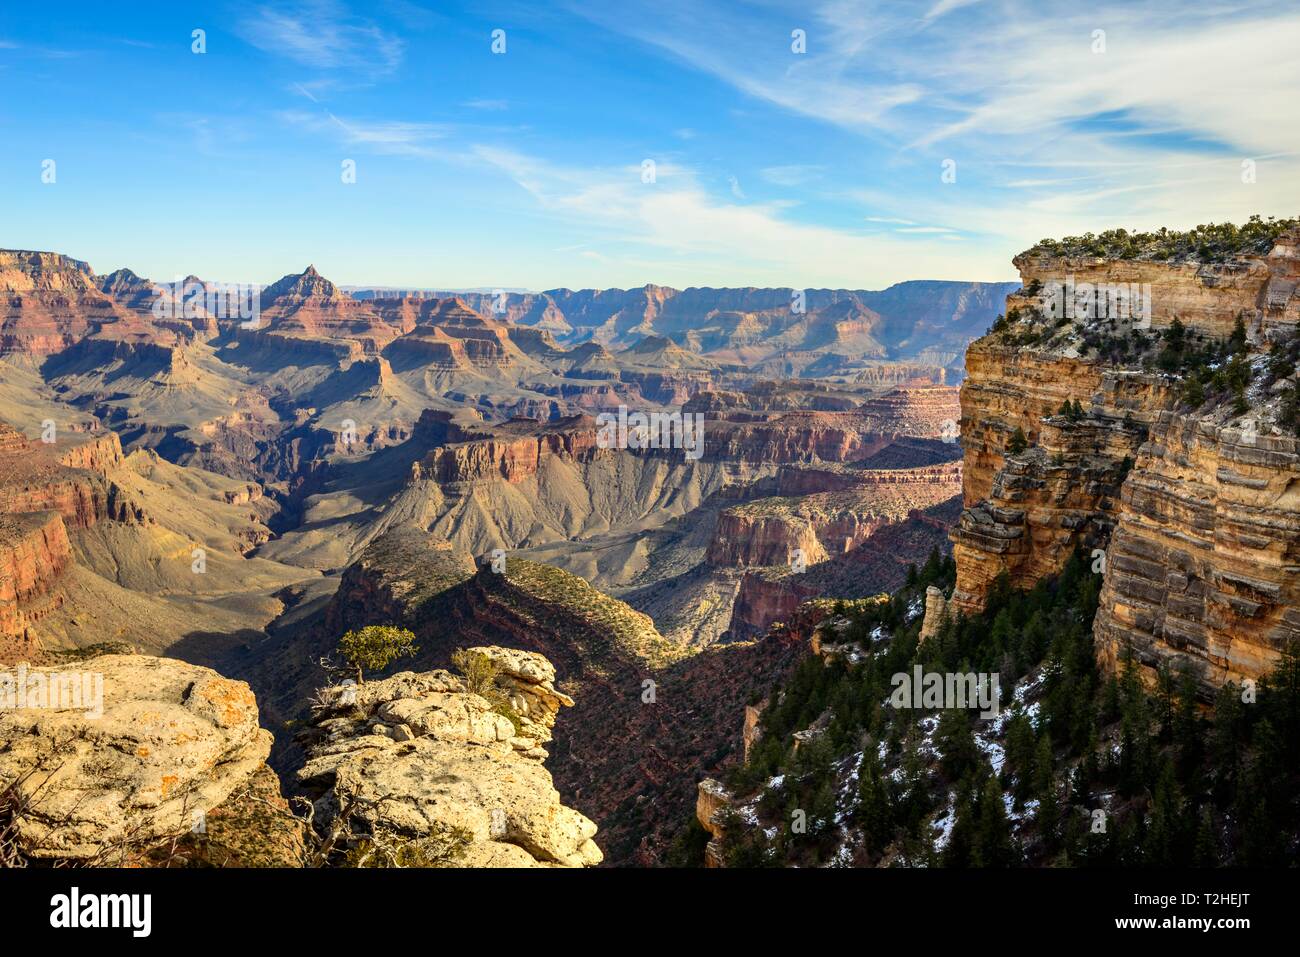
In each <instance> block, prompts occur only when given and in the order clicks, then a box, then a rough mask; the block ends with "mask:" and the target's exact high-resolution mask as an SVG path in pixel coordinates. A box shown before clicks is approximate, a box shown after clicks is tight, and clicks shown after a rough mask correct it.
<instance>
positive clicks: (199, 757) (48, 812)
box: [0, 655, 271, 864]
mask: <svg viewBox="0 0 1300 957" xmlns="http://www.w3.org/2000/svg"><path fill="white" fill-rule="evenodd" d="M60 668H61V670H59V671H47V670H45V669H35V668H33V669H31V670H28V669H27V668H26V667H25V666H23V667H21V668H20V669H11V670H10V672H8V673H6V674H5V675H4V676H0V693H3V694H5V695H14V696H22V695H26V696H27V699H26V700H27V707H22V708H10V707H9V706H8V705H6V707H5V708H4V709H0V742H3V747H2V748H0V788H4V789H9V790H10V793H11V795H12V807H13V811H12V815H13V816H12V820H11V822H10V825H9V826H10V828H11V830H12V834H13V837H14V839H15V841H16V842H17V845H18V848H19V850H20V852H21V853H22V854H23V855H24V856H26V857H30V858H49V859H58V860H79V861H94V862H98V863H115V864H121V863H124V862H125V861H127V860H129V859H130V858H131V856H132V855H134V854H138V853H142V852H144V851H147V850H149V849H150V848H152V847H154V846H156V845H157V844H158V843H159V842H161V841H163V840H164V839H167V838H171V837H177V836H183V835H186V834H189V833H190V832H191V831H192V829H193V827H194V822H195V821H196V820H201V819H202V815H203V814H205V813H206V812H209V811H212V810H213V809H214V808H217V807H219V806H220V805H222V804H223V802H225V801H226V799H227V798H228V797H230V795H231V794H232V793H233V792H234V791H235V790H236V789H237V788H239V787H241V786H242V785H244V784H245V783H246V782H247V781H248V779H249V778H250V777H251V776H252V775H253V774H254V773H255V772H257V771H258V770H259V769H260V768H264V767H265V765H264V762H265V760H266V757H267V755H268V754H269V753H270V750H271V735H270V733H269V732H267V731H265V730H263V729H262V728H261V727H259V726H258V716H257V703H256V701H255V700H254V698H253V693H252V692H251V691H250V690H249V688H248V685H246V684H245V683H244V682H242V681H232V680H230V679H228V678H223V677H222V676H221V675H218V674H217V673H216V672H214V671H211V670H209V669H207V668H200V667H198V666H196V665H190V664H185V663H184V662H180V661H175V660H172V659H167V658H154V657H150V656H146V655H103V656H100V657H94V658H88V659H85V660H84V661H80V662H78V663H76V664H75V665H74V664H73V663H70V662H69V663H65V664H64V665H62V666H60ZM47 675H48V676H50V677H46V676H47ZM38 676H40V677H39V678H38ZM55 676H57V677H55ZM6 679H7V680H6ZM19 679H22V682H21V684H20V682H19ZM196 815H197V817H196Z"/></svg>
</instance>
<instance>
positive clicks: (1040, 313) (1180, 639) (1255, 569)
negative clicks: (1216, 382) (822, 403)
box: [927, 227, 1300, 696]
mask: <svg viewBox="0 0 1300 957" xmlns="http://www.w3.org/2000/svg"><path fill="white" fill-rule="evenodd" d="M1056 245H1057V244H1049V245H1048V246H1039V247H1035V248H1034V249H1032V250H1030V251H1028V252H1026V253H1024V254H1022V255H1021V256H1018V257H1016V259H1015V264H1016V266H1017V267H1018V268H1019V269H1020V272H1021V276H1022V279H1023V283H1024V285H1023V288H1022V289H1021V290H1019V291H1017V292H1016V293H1014V294H1012V295H1010V296H1009V297H1008V299H1007V318H1006V320H1004V321H1001V322H1000V325H999V326H998V327H996V328H995V329H994V330H993V331H991V332H990V334H989V335H987V336H985V337H984V338H983V339H980V340H979V341H977V342H975V343H973V344H972V345H971V347H970V349H969V351H968V353H967V374H968V378H967V380H966V382H965V384H964V385H963V386H962V392H961V405H962V416H961V436H962V445H963V447H964V450H965V472H964V494H965V502H966V505H967V508H966V511H965V512H964V513H963V515H962V518H961V521H960V523H959V525H958V527H957V528H956V529H954V531H953V534H952V540H953V551H954V555H955V557H956V559H957V586H956V590H955V591H954V594H953V596H952V606H953V608H954V609H956V610H962V611H972V610H977V609H979V608H981V607H982V606H983V604H984V600H985V597H986V596H987V594H988V591H989V588H990V587H991V586H992V584H993V582H994V580H995V579H996V578H997V577H998V576H999V575H1000V574H1004V573H1005V574H1006V575H1008V576H1009V579H1010V582H1011V583H1012V584H1013V585H1016V586H1020V587H1028V586H1030V585H1032V584H1033V583H1034V582H1036V581H1037V580H1039V579H1040V578H1042V577H1043V576H1045V575H1049V574H1052V573H1054V572H1056V571H1057V570H1059V569H1060V568H1061V567H1062V565H1063V564H1064V563H1065V561H1066V560H1067V559H1068V558H1069V557H1070V556H1071V555H1072V554H1073V553H1074V552H1075V550H1076V549H1079V548H1082V549H1084V550H1085V552H1087V553H1090V560H1091V561H1092V562H1093V566H1094V570H1096V571H1098V572H1099V573H1103V574H1104V585H1103V589H1102V597H1101V608H1100V611H1099V612H1098V616H1097V621H1096V624H1095V631H1096V634H1097V637H1098V652H1099V655H1100V656H1101V658H1102V661H1103V662H1104V663H1105V664H1107V665H1110V666H1114V665H1115V663H1116V662H1117V661H1118V659H1119V658H1120V657H1122V656H1123V655H1124V654H1125V653H1126V652H1129V651H1131V652H1133V653H1135V655H1136V657H1137V659H1138V660H1139V661H1140V662H1141V663H1142V664H1143V665H1145V666H1147V667H1148V668H1151V669H1154V668H1156V667H1158V666H1160V665H1161V664H1163V663H1174V664H1178V665H1180V666H1187V667H1190V669H1191V670H1192V672H1193V673H1194V674H1195V675H1196V677H1197V678H1198V679H1199V682H1200V687H1201V690H1202V692H1203V694H1205V695H1206V696H1209V695H1211V694H1212V693H1213V690H1214V689H1215V688H1216V687H1217V686H1218V685H1219V684H1221V683H1222V682H1224V681H1226V680H1241V679H1243V678H1257V677H1259V676H1260V675H1262V674H1263V673H1265V672H1266V671H1267V670H1269V668H1271V666H1272V664H1273V663H1274V662H1275V661H1276V660H1277V656H1278V652H1279V649H1280V648H1281V647H1282V645H1283V643H1285V642H1286V641H1289V640H1292V639H1294V638H1295V637H1297V636H1300V592H1298V591H1297V581H1298V580H1300V575H1297V574H1296V573H1297V571H1298V570H1300V525H1298V524H1297V522H1298V521H1300V519H1298V518H1297V508H1298V507H1300V500H1297V498H1296V486H1297V483H1300V478H1297V474H1298V471H1300V470H1298V465H1300V458H1298V456H1297V450H1298V445H1297V439H1296V437H1295V435H1294V434H1293V433H1291V432H1289V431H1288V427H1286V426H1284V424H1283V419H1284V414H1283V412H1282V405H1281V401H1282V400H1281V399H1280V398H1279V397H1280V396H1282V395H1284V394H1285V393H1286V391H1287V390H1288V389H1290V390H1292V391H1294V389H1295V381H1294V379H1295V377H1294V372H1293V371H1292V370H1293V369H1294V366H1293V365H1292V366H1290V367H1289V368H1287V367H1285V366H1284V367H1282V371H1281V373H1280V374H1278V375H1275V374H1274V373H1273V372H1271V371H1269V370H1270V368H1271V366H1270V360H1269V350H1270V349H1273V350H1274V351H1273V352H1272V353H1271V355H1272V356H1277V355H1285V354H1286V352H1287V350H1288V349H1292V343H1293V341H1294V338H1295V336H1296V334H1297V323H1298V322H1300V296H1297V295H1296V292H1295V290H1296V286H1297V276H1298V275H1300V252H1298V245H1300V232H1297V230H1296V229H1295V228H1294V227H1293V228H1290V229H1289V230H1285V231H1281V232H1280V234H1278V235H1276V236H1275V237H1274V238H1272V239H1271V240H1270V241H1268V242H1266V243H1263V244H1262V245H1260V246H1259V247H1256V248H1250V249H1246V250H1244V251H1240V252H1238V253H1236V254H1234V255H1231V256H1229V257H1227V258H1221V259H1220V260H1216V261H1208V260H1206V259H1204V258H1202V257H1200V256H1199V255H1198V254H1197V253H1196V252H1195V251H1192V252H1189V253H1187V254H1183V255H1180V257H1177V258H1170V259H1160V258H1151V257H1145V258H1144V257H1143V256H1137V257H1135V258H1129V259H1120V258H1106V257H1080V256H1077V255H1073V254H1070V255H1065V254H1062V253H1061V252H1059V250H1058V249H1057V248H1055V247H1056ZM1069 283H1073V284H1074V285H1073V286H1071V285H1069ZM1084 284H1090V285H1091V287H1094V288H1100V289H1101V290H1102V293H1101V299H1100V300H1099V302H1101V303H1102V305H1100V306H1099V307H1096V308H1098V309H1099V310H1100V311H1099V312H1096V311H1094V312H1092V313H1088V312H1084V313H1081V314H1078V315H1075V316H1071V315H1069V314H1066V315H1064V316H1062V315H1061V312H1062V310H1061V305H1060V304H1061V301H1062V300H1061V296H1060V292H1059V291H1060V289H1061V288H1062V286H1063V285H1064V286H1065V288H1066V289H1078V288H1088V287H1086V286H1085V285H1084ZM1134 284H1136V285H1137V287H1138V288H1139V289H1140V288H1141V287H1142V286H1144V285H1145V286H1149V292H1147V293H1140V294H1139V295H1140V296H1141V298H1140V299H1139V300H1136V301H1135V303H1134V304H1133V305H1134V306H1140V305H1141V304H1142V303H1145V307H1146V312H1145V313H1144V314H1138V313H1134V312H1133V311H1132V310H1129V314H1125V313H1124V311H1123V310H1120V309H1116V308H1115V305H1114V303H1113V302H1112V303H1111V304H1110V305H1106V304H1105V297H1106V295H1107V292H1106V290H1109V289H1116V288H1119V289H1122V290H1123V291H1124V292H1125V294H1126V295H1127V294H1128V292H1130V291H1133V290H1134ZM1117 314H1118V319H1117V318H1116V315H1117ZM1175 322H1177V324H1178V325H1177V326H1175ZM1234 330H1244V332H1245V339H1244V341H1241V342H1239V343H1238V345H1237V346H1235V348H1237V349H1239V350H1241V352H1240V355H1241V356H1242V357H1243V358H1241V359H1239V360H1237V361H1240V362H1242V363H1243V364H1244V365H1246V366H1249V368H1250V369H1251V370H1252V371H1253V378H1254V380H1255V381H1256V382H1257V383H1259V382H1262V385H1257V384H1251V385H1250V386H1249V388H1248V389H1247V390H1246V391H1245V392H1243V393H1242V394H1241V396H1240V397H1239V398H1238V399H1237V400H1236V402H1234V401H1233V400H1232V399H1231V396H1225V395H1224V394H1223V392H1222V391H1220V392H1219V393H1218V394H1217V395H1211V396H1209V397H1208V401H1201V403H1200V407H1199V408H1193V407H1192V406H1191V404H1189V403H1188V402H1187V401H1186V398H1185V394H1184V391H1183V387H1184V384H1185V375H1174V374H1170V373H1169V372H1165V371H1161V369H1160V367H1159V366H1158V365H1157V364H1156V362H1155V360H1156V359H1157V358H1160V349H1161V348H1162V345H1161V343H1162V341H1165V342H1178V343H1179V344H1180V346H1181V343H1182V342H1183V341H1184V339H1183V338H1180V337H1185V341H1187V342H1189V343H1192V344H1194V345H1195V346H1196V347H1197V348H1200V347H1202V345H1203V344H1210V345H1212V344H1214V343H1216V342H1219V343H1222V342H1224V341H1226V340H1227V339H1228V337H1229V336H1232V335H1233V334H1234ZM1151 333H1154V334H1155V335H1156V336H1157V337H1158V338H1155V340H1154V344H1153V341H1152V338H1151V337H1150V334H1151ZM1166 333H1167V334H1166ZM1238 334H1239V335H1240V334H1241V333H1240V332H1238ZM1170 337H1173V338H1172V339H1171V338H1170ZM1164 348H1168V347H1164ZM1126 356H1127V357H1128V358H1125V357H1126ZM1223 361H1225V362H1226V359H1225V360H1223ZM1212 368H1213V367H1212ZM1288 378H1289V380H1290V381H1288ZM1067 410H1068V411H1069V412H1070V414H1068V415H1066V414H1064V413H1065V412H1066V411H1067ZM1021 438H1022V439H1023V448H1019V449H1013V448H1012V447H1011V446H1012V443H1013V439H1015V440H1020V439H1021ZM927 618H928V616H927Z"/></svg>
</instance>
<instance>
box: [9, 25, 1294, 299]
mask: <svg viewBox="0 0 1300 957" xmlns="http://www.w3.org/2000/svg"><path fill="white" fill-rule="evenodd" d="M114 6H117V5H109V4H104V3H102V2H101V3H82V2H75V0H74V2H65V3H60V4H42V5H37V4H13V3H10V4H5V5H4V6H3V7H0V88H2V89H3V90H4V96H3V98H0V142H2V143H3V146H2V147H0V246H4V247H10V248H15V247H16V248H28V249H30V248H36V249H51V250H56V251H59V252H65V253H68V254H69V255H73V256H75V257H77V258H80V259H85V260H87V261H89V262H90V263H91V265H92V266H93V267H94V268H95V269H96V270H97V271H99V272H108V271H109V270H111V269H115V268H117V267H118V266H130V267H131V268H133V269H135V270H136V271H137V272H139V273H141V274H142V275H145V276H149V277H151V278H154V279H170V278H172V277H174V276H177V275H183V274H186V273H189V272H195V273H198V274H199V275H201V276H203V277H205V278H211V279H219V280H226V281H232V282H235V281H237V282H269V281H271V280H274V279H276V278H278V277H280V276H281V275H284V274H285V273H288V272H291V271H298V270H300V269H301V268H303V267H305V266H306V265H307V264H308V263H309V262H310V263H314V264H315V265H316V266H317V268H318V269H320V271H321V272H322V273H324V274H325V275H326V276H328V277H330V278H332V279H334V280H335V281H336V282H341V283H345V284H383V285H396V286H420V287H442V288H447V287H451V288H459V287H475V286H483V287H524V288H533V289H541V288H551V287H557V286H568V287H572V288H577V287H588V286H596V287H607V286H636V285H641V284H644V283H647V282H655V283H662V284H665V285H673V286H678V287H684V286H690V285H712V286H724V285H726V286H746V285H764V286H802V287H810V286H845V287H856V288H882V287H884V286H887V285H889V284H890V283H892V282H897V281H901V280H904V279H921V278H930V279H963V280H980V279H982V280H1002V279H1009V278H1014V275H1015V273H1014V270H1013V269H1012V267H1011V265H1010V259H1011V257H1012V256H1013V255H1014V254H1015V253H1016V252H1018V251H1020V250H1021V249H1023V248H1025V247H1026V246H1028V245H1030V244H1032V243H1033V242H1035V241H1037V240H1038V239H1041V238H1043V237H1045V236H1058V235H1063V234H1067V233H1078V232H1083V231H1087V230H1093V231H1099V230H1101V229H1105V228H1108V227H1111V226H1128V227H1135V228H1149V227H1155V226H1160V225H1168V226H1174V227H1185V226H1189V225H1194V224H1196V223H1200V222H1208V221H1211V220H1216V221H1221V220H1224V219H1234V220H1241V219H1244V218H1245V217H1246V216H1247V215H1249V214H1250V213H1252V212H1261V213H1263V214H1265V215H1268V214H1275V215H1279V216H1281V215H1297V214H1300V176H1298V175H1297V173H1298V172H1300V170H1298V169H1297V157H1298V156H1300V123H1298V122H1297V103H1300V57H1297V56H1296V52H1295V51H1296V50H1297V49H1300V10H1297V9H1296V8H1295V7H1294V6H1293V5H1291V6H1286V5H1278V4H1264V3H1260V4H1253V3H1224V4H1216V5H1214V6H1212V7H1211V6H1207V7H1206V9H1205V10H1204V11H1202V12H1193V11H1191V10H1189V9H1187V8H1186V5H1185V4H1183V3H1173V2H1171V3H1167V4H1166V3H1147V4H1139V5H1137V6H1134V5H1132V4H1121V5H1115V6H1112V7H1106V6H1105V5H1103V6H1099V7H1098V6H1090V7H1088V9H1086V10H1085V9H1083V8H1084V7H1085V5H1083V4H1078V3H1073V2H1071V3H1061V4H1054V3H1051V2H1048V3H1043V2H1026V3H1014V2H1000V3H990V2H972V0H928V2H922V3H918V4H904V3H888V4H872V3H850V2H843V0H830V2H821V3H812V4H808V3H802V4H790V5H783V4H779V3H768V2H753V3H709V2H704V0H683V2H677V0H663V2H648V3H641V2H638V0H630V2H626V3H623V2H620V3H613V2H602V3H590V4H581V3H571V4H570V3H557V4H553V5H548V6H547V8H546V9H545V10H540V11H539V10H537V9H534V7H535V6H537V5H534V4H524V3H494V2H490V0H489V2H483V3H474V4H465V5H460V4H446V3H439V4H420V3H416V2H411V0H371V2H367V3H354V4H350V5H349V4H348V3H345V2H343V0H310V2H302V3H267V4H261V3H221V2H215V3H208V4H186V3H135V4H131V5H129V6H130V12H129V13H128V12H125V11H124V10H123V9H113V8H112V7H114ZM196 29H202V30H204V31H206V52H205V53H203V54H196V53H194V52H192V44H193V39H192V31H194V30H196ZM495 30H503V31H505V52H504V53H499V54H497V53H493V51H492V43H493V31H495ZM796 30H801V31H803V33H804V37H805V45H806V52H802V53H800V52H796V51H795V50H794V49H793V47H794V46H795V40H794V39H792V32H793V31H796ZM1098 31H1103V33H1100V34H1099V33H1098ZM1099 40H1100V43H1099ZM49 159H52V160H54V162H55V167H54V172H55V181H54V182H53V183H44V182H42V164H43V162H44V161H45V160H49ZM345 160H351V161H353V162H354V163H355V166H356V182H355V183H344V182H343V181H342V175H341V173H342V164H343V162H344V161H345ZM647 160H649V161H652V162H653V163H654V173H655V175H654V182H650V183H647V182H643V178H644V177H643V169H644V168H645V167H644V164H645V162H646V161H647ZM1247 161H1250V162H1251V163H1253V164H1254V166H1253V171H1254V176H1253V182H1243V174H1242V169H1243V165H1242V164H1243V163H1244V162H1247ZM946 163H947V164H948V166H947V168H948V169H952V170H955V181H952V182H945V181H944V177H943V175H942V174H943V172H944V169H945V164H946ZM950 178H951V177H950Z"/></svg>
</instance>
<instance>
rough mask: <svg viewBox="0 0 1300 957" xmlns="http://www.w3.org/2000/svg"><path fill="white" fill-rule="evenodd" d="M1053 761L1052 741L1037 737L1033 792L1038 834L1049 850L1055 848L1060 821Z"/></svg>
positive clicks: (1044, 736)
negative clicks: (1036, 807)
mask: <svg viewBox="0 0 1300 957" xmlns="http://www.w3.org/2000/svg"><path fill="white" fill-rule="evenodd" d="M1053 760H1054V759H1053V755H1052V739H1051V737H1050V736H1049V735H1048V734H1047V733H1046V732H1044V733H1043V734H1041V735H1039V738H1038V750H1037V753H1036V754H1035V761H1034V765H1035V767H1034V791H1035V793H1036V794H1037V796H1038V819H1037V823H1038V832H1039V834H1040V835H1041V836H1042V838H1043V842H1044V843H1045V844H1046V845H1047V847H1048V848H1049V849H1050V848H1054V847H1055V846H1056V828H1057V825H1058V823H1059V820H1060V805H1059V804H1058V802H1057V798H1056V774H1055V771H1054V770H1053V767H1052V764H1053Z"/></svg>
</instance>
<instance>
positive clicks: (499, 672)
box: [298, 646, 602, 867]
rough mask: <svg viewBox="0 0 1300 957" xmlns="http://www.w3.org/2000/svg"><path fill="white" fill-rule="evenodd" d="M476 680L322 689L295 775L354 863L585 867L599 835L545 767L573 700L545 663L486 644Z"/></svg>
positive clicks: (418, 679)
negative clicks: (563, 711) (554, 733)
mask: <svg viewBox="0 0 1300 957" xmlns="http://www.w3.org/2000/svg"><path fill="white" fill-rule="evenodd" d="M469 654H470V655H476V656H480V660H482V659H486V661H487V662H489V663H490V667H486V668H483V669H481V670H480V671H479V672H478V673H477V675H478V676H477V677H476V678H472V679H470V678H462V677H458V676H456V675H453V674H451V673H450V672H447V671H430V672H424V673H420V674H416V673H414V672H409V671H408V672H402V673H400V674H396V675H394V676H392V677H391V678H386V679H384V680H382V681H373V682H366V683H363V684H361V685H355V686H354V685H350V684H343V685H337V686H334V687H331V688H326V689H324V690H323V691H322V692H321V694H320V699H321V700H320V702H319V705H318V707H317V708H316V709H315V711H314V713H313V715H312V718H311V724H310V727H309V728H308V729H307V730H306V731H305V732H304V733H303V735H302V739H303V743H304V744H305V746H306V747H307V762H306V764H305V766H304V767H303V768H302V769H301V770H300V771H299V772H298V782H299V786H300V787H301V789H302V791H303V793H304V794H305V795H306V796H307V797H308V798H309V799H311V801H312V802H313V807H314V822H315V825H316V827H317V829H318V831H320V832H322V833H326V834H329V835H331V836H332V835H340V834H341V835H345V836H344V837H343V838H342V839H341V840H340V842H339V844H340V851H341V852H343V853H345V854H346V855H348V856H349V857H350V859H351V860H352V862H354V863H356V862H358V861H359V860H362V859H364V858H366V857H367V856H370V857H372V858H375V857H377V859H379V860H385V859H387V860H390V861H397V862H403V861H414V862H420V863H445V864H450V865H452V866H459V867H545V866H560V867H587V866H591V865H594V864H598V863H600V861H601V858H602V855H601V852H600V849H599V848H598V847H597V846H596V844H595V842H594V841H592V837H593V836H594V835H595V833H596V825H595V824H593V823H592V822H591V821H590V820H588V819H587V818H586V817H584V816H583V815H581V814H579V813H578V812H577V811H575V810H573V809H572V808H569V807H565V806H564V805H563V804H561V803H560V795H559V792H557V791H556V789H555V786H554V785H553V784H552V782H551V775H550V772H548V771H547V770H546V768H545V767H543V766H542V761H543V760H544V759H545V758H546V757H547V752H546V750H545V749H544V747H543V745H544V744H546V742H548V741H550V740H551V729H552V727H553V726H554V723H555V715H556V714H557V713H558V711H559V710H560V708H561V707H565V706H571V705H572V704H573V700H572V699H571V698H569V697H568V696H566V695H564V694H563V693H561V692H559V691H557V690H556V689H555V685H554V681H555V669H554V667H553V666H552V665H551V663H550V662H549V661H547V660H546V659H545V658H544V657H542V656H541V655H538V654H535V653H532V652H526V651H518V650H513V649H507V648H500V647H496V646H492V647H478V648H471V649H469Z"/></svg>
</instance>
